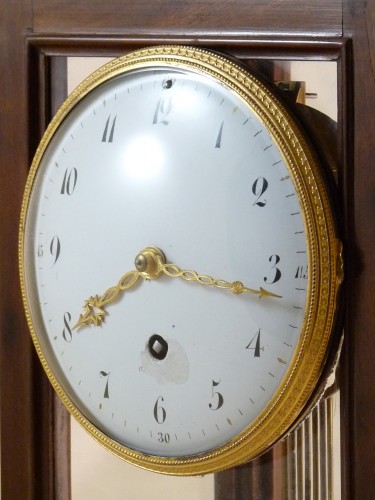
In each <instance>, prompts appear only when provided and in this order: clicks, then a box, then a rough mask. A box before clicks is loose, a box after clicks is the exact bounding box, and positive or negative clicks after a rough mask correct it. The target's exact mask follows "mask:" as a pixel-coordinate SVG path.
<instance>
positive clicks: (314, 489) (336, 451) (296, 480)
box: [68, 58, 341, 500]
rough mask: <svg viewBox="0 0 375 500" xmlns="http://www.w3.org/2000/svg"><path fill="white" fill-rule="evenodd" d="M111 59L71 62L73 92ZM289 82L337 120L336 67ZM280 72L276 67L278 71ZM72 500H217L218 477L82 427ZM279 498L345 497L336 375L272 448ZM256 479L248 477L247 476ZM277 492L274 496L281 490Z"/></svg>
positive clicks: (306, 66)
mask: <svg viewBox="0 0 375 500" xmlns="http://www.w3.org/2000/svg"><path fill="white" fill-rule="evenodd" d="M108 60H109V59H108V58H69V59H68V92H71V91H72V90H73V89H74V88H75V87H76V86H77V85H78V84H79V83H80V82H81V81H82V79H84V78H85V77H86V76H87V75H89V74H90V73H91V72H92V71H93V70H95V69H96V68H97V67H99V66H101V65H103V64H105V63H106V62H107V61H108ZM275 66H276V67H277V66H280V68H281V70H282V71H281V72H279V73H280V74H282V75H283V78H282V79H283V80H284V78H285V79H286V82H290V81H293V82H298V83H299V85H300V88H301V89H302V91H301V93H299V96H298V97H299V99H298V100H299V102H303V103H305V104H306V105H307V106H310V107H312V108H315V109H317V110H318V111H321V112H322V113H324V114H326V115H327V116H329V117H330V118H331V119H332V120H337V65H336V63H334V62H326V61H324V62H322V61H317V62H312V61H292V62H285V63H284V62H279V61H278V62H276V63H275ZM280 68H279V69H280ZM71 450H72V451H71V453H72V455H71V460H72V467H71V470H72V497H73V500H82V499H86V498H90V500H96V499H102V498H104V497H105V498H106V499H108V500H117V499H120V498H124V497H125V496H126V498H131V499H132V500H138V499H142V500H143V499H144V498H148V497H149V496H152V498H153V500H159V499H160V500H161V499H163V500H169V499H174V498H179V500H184V499H191V498H194V499H196V500H199V499H202V500H203V499H204V500H213V499H214V476H213V475H209V476H206V477H204V478H175V477H169V476H162V475H157V474H151V473H149V472H147V471H144V470H141V469H137V468H136V467H133V466H130V465H128V464H126V463H125V462H123V461H121V460H120V459H118V458H116V457H114V456H112V455H111V454H110V453H108V452H107V451H106V450H104V449H103V448H102V447H101V446H100V445H99V444H97V443H96V442H95V441H94V440H93V439H92V438H91V437H89V436H88V435H87V434H86V433H85V431H83V430H82V429H81V428H80V426H79V425H78V424H76V423H75V422H74V421H73V422H72V434H71ZM272 456H273V460H274V464H273V471H274V473H273V474H274V477H273V480H274V494H273V497H274V498H279V499H282V500H297V499H309V498H314V500H320V499H321V500H323V499H324V500H325V499H326V498H332V499H333V500H338V499H340V498H341V490H340V396H339V390H338V387H337V385H336V381H335V377H334V376H332V379H331V380H330V383H329V384H328V385H327V388H326V393H325V396H324V397H323V398H322V400H321V402H320V404H319V405H318V406H317V407H316V408H315V409H314V410H313V411H312V412H311V414H310V416H309V417H308V418H307V419H306V420H305V421H304V422H303V423H302V424H301V425H300V427H299V428H298V429H297V430H296V431H295V432H293V433H292V434H291V435H290V436H289V437H287V438H286V439H285V440H284V441H283V442H282V443H280V444H278V445H276V446H275V448H274V452H273V455H272ZM248 480H249V481H251V478H248ZM276 490H277V491H276ZM239 498H240V497H239Z"/></svg>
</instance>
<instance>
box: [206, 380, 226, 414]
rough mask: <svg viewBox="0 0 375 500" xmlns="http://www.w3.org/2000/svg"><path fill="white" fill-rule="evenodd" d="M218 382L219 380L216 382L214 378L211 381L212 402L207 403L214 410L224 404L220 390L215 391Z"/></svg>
mask: <svg viewBox="0 0 375 500" xmlns="http://www.w3.org/2000/svg"><path fill="white" fill-rule="evenodd" d="M220 382H221V380H219V381H218V382H216V380H213V381H212V387H211V392H212V400H213V403H209V405H208V407H209V408H210V410H214V411H216V410H218V409H219V408H221V407H222V406H223V404H224V398H223V395H222V394H221V393H220V392H218V391H216V387H217V386H218V385H219V384H220Z"/></svg>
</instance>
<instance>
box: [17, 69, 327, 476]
mask: <svg viewBox="0 0 375 500" xmlns="http://www.w3.org/2000/svg"><path fill="white" fill-rule="evenodd" d="M109 73H110V74H112V73H113V70H112V73H111V72H109ZM106 74H108V71H107V73H106ZM113 74H114V75H115V76H113V77H112V78H109V77H108V76H106V78H105V79H104V80H103V82H101V84H100V85H95V86H94V88H93V90H91V91H90V92H88V91H86V92H85V95H84V97H82V96H81V97H82V98H80V99H76V101H75V102H74V106H71V109H69V110H65V111H64V112H63V113H64V117H63V119H61V118H60V120H59V124H58V126H55V125H52V127H53V131H52V132H50V133H49V135H48V136H47V139H46V140H45V142H44V144H43V145H42V147H41V152H40V153H39V156H38V155H37V159H36V161H35V162H34V167H33V169H32V173H31V180H30V181H29V182H30V185H29V187H28V188H27V194H26V201H25V203H26V206H27V208H24V219H25V220H24V223H25V232H24V235H23V234H22V236H21V239H22V242H21V244H22V253H23V259H22V266H21V267H22V280H23V286H24V296H25V302H26V309H27V313H28V317H29V322H30V324H31V328H32V332H33V338H34V342H35V343H36V346H37V349H38V352H39V355H40V356H41V359H42V362H43V364H44V366H45V369H46V370H47V373H48V375H49V377H50V379H51V380H52V383H53V384H54V386H55V388H56V389H57V391H58V393H59V394H60V396H61V397H62V399H63V401H64V402H65V404H66V405H67V406H68V408H69V409H70V410H71V411H72V413H73V414H74V415H75V416H76V417H77V418H78V420H79V421H81V423H83V425H84V426H85V427H86V428H87V429H88V430H89V431H90V432H92V434H93V435H94V437H96V439H98V440H99V441H101V442H103V443H104V444H106V445H107V446H108V447H109V448H112V450H114V451H115V452H116V453H117V454H119V455H121V456H124V457H125V458H127V459H130V461H134V462H136V463H138V464H139V461H140V462H141V465H144V463H143V462H142V460H146V461H147V460H150V459H147V457H148V456H152V457H160V458H155V460H154V459H153V460H154V461H156V462H157V463H158V462H160V463H162V464H164V465H165V464H167V466H168V461H170V462H173V463H175V462H178V461H180V462H181V463H183V461H184V460H187V462H189V463H190V462H191V461H193V462H194V460H197V461H199V460H201V459H202V457H203V458H204V459H205V458H206V457H212V456H213V455H215V453H216V451H217V450H222V449H231V448H232V447H233V446H237V443H241V442H242V441H243V440H244V439H245V440H246V441H247V442H251V440H252V438H251V434H252V432H254V429H255V430H256V429H257V428H259V426H260V425H263V424H262V422H266V424H267V425H268V426H269V425H271V429H272V431H267V432H268V433H269V434H270V433H273V432H274V429H273V428H272V424H268V423H267V422H268V420H269V415H270V413H272V412H273V411H275V408H276V409H277V405H278V404H279V403H278V402H279V401H280V400H282V399H283V398H284V397H285V394H288V391H291V389H289V387H290V386H291V387H292V386H293V383H294V382H293V380H294V379H293V377H295V375H294V373H295V372H296V370H297V372H298V370H299V369H300V368H299V365H300V359H301V358H303V356H304V349H305V347H304V345H305V343H306V335H307V334H308V332H307V333H306V331H307V330H308V328H309V327H308V322H309V321H310V320H311V314H312V313H311V296H312V286H313V284H312V279H311V273H310V267H311V265H312V264H311V263H312V252H313V250H312V249H311V244H310V245H309V242H310V241H311V234H310V233H311V230H310V229H309V213H308V210H307V208H306V202H305V200H304V197H305V194H304V191H303V189H302V187H301V183H302V182H301V179H300V178H299V176H298V175H299V174H298V172H297V173H296V171H295V170H294V169H293V164H292V162H291V160H290V158H289V156H288V151H287V150H286V149H285V148H284V147H283V143H282V141H281V140H280V138H279V137H278V135H277V133H276V132H275V130H273V129H272V128H271V127H270V125H269V124H268V123H267V122H266V120H265V119H264V117H263V116H262V113H261V112H259V110H258V109H257V108H256V107H255V106H254V105H250V104H249V102H248V100H246V98H244V97H243V96H242V95H241V94H240V93H239V92H238V91H236V89H233V88H231V86H230V85H226V84H225V82H223V81H222V80H220V79H218V78H217V77H214V76H212V75H211V74H209V73H208V72H204V71H202V70H199V69H198V70H197V69H196V68H195V67H191V66H189V65H185V66H184V65H183V64H175V63H174V64H170V63H167V62H166V61H159V62H158V64H152V65H150V64H148V65H144V66H141V67H139V65H138V66H137V67H132V68H131V69H129V70H127V71H120V72H119V71H117V72H116V73H113ZM149 246H155V247H157V248H159V249H160V250H161V251H162V252H163V253H164V255H165V258H166V262H167V263H171V264H174V266H172V268H170V269H173V271H174V273H173V274H174V276H171V275H168V274H167V273H162V275H161V276H160V277H159V278H158V279H147V278H146V279H144V278H143V277H140V278H139V279H138V280H137V282H136V283H134V284H132V285H131V286H129V287H128V288H127V289H124V288H126V287H123V289H122V290H120V288H117V291H116V293H117V295H116V297H115V299H113V300H111V301H108V302H109V303H108V304H106V305H105V311H104V313H103V314H105V317H104V321H103V322H101V321H100V323H101V324H100V325H98V326H96V325H95V324H94V323H93V324H91V325H85V324H79V325H78V326H77V322H78V321H79V318H80V315H81V314H82V313H83V306H84V304H85V301H88V299H89V298H90V297H93V296H95V295H98V296H101V295H102V294H103V293H104V292H105V291H106V290H108V289H110V288H111V287H112V288H113V287H115V286H116V285H117V283H118V282H119V280H120V279H121V278H122V276H123V275H125V273H127V272H130V271H132V272H134V273H135V272H136V271H135V265H134V260H135V258H136V256H137V255H138V254H139V253H140V252H141V251H142V250H143V249H144V248H146V247H149ZM315 267H316V265H315ZM318 278H319V277H318ZM224 280H225V282H226V283H227V284H228V283H229V285H228V286H225V287H224V288H221V285H222V284H223V282H224ZM236 281H240V282H241V283H242V284H243V286H245V287H247V288H249V289H251V290H252V291H253V292H254V293H247V292H244V293H239V294H235V293H231V291H230V288H233V286H234V282H236ZM202 282H203V283H205V285H204V284H203V283H202ZM233 290H234V288H233ZM262 290H263V292H262ZM86 305H87V304H86ZM314 307H315V306H314ZM98 309H99V308H98V307H96V308H95V307H94V313H95V312H96V313H99V311H98ZM302 377H303V376H302ZM299 406H301V405H300V404H299ZM298 409H299V410H300V409H301V408H299V407H298ZM294 411H295V412H296V411H297V410H294ZM289 420H290V419H287V421H288V425H289ZM283 426H284V427H285V426H286V424H285V423H284V424H283ZM285 430H286V429H285V428H284V432H285ZM266 441H267V443H263V444H262V446H263V448H265V447H266V446H269V444H271V438H270V437H267V439H266ZM253 447H254V449H255V448H256V447H257V444H254V445H253ZM143 457H146V458H143ZM163 457H164V458H163ZM210 459H211V458H210ZM149 467H150V468H153V466H152V465H151V466H149ZM174 467H176V466H175V465H174ZM215 467H217V466H209V468H211V469H212V468H215ZM154 468H155V467H154ZM156 468H157V467H156ZM161 468H163V465H162V467H161ZM176 470H177V469H175V471H176Z"/></svg>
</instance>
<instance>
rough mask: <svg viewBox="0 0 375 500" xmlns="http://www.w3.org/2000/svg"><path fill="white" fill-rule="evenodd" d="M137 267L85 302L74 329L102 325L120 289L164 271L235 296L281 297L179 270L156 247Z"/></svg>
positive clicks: (147, 250)
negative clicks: (109, 306)
mask: <svg viewBox="0 0 375 500" xmlns="http://www.w3.org/2000/svg"><path fill="white" fill-rule="evenodd" d="M135 267H136V269H134V270H132V271H129V272H127V273H126V274H124V275H123V276H122V277H121V279H120V281H119V282H118V283H117V285H115V286H113V287H111V288H109V289H108V290H106V291H105V292H104V294H103V295H102V296H101V297H99V296H98V295H95V296H92V297H90V298H89V299H88V300H86V301H85V304H84V306H83V309H84V313H83V314H81V315H80V317H79V320H78V321H77V323H76V324H75V325H74V329H77V328H80V327H82V326H87V325H95V326H98V325H100V324H101V323H102V322H103V321H104V317H105V314H106V310H105V308H104V306H106V305H107V304H109V303H110V302H112V301H114V300H115V299H116V298H117V297H118V295H119V294H120V293H121V292H124V291H125V290H129V288H131V287H133V286H134V285H135V284H136V283H137V281H138V279H139V278H144V279H156V278H159V277H160V276H161V275H163V274H164V275H166V276H169V277H171V278H181V279H183V280H185V281H192V282H197V283H199V284H201V285H204V286H212V287H215V288H221V289H224V290H229V291H231V292H232V293H233V294H235V295H239V294H241V293H250V294H252V295H257V296H258V297H259V298H262V297H276V298H281V295H276V294H275V293H272V292H269V291H267V290H265V289H264V288H262V287H259V289H258V290H256V289H252V288H248V287H246V286H244V285H243V283H241V281H233V282H230V281H225V280H222V279H214V278H212V277H211V276H207V275H205V274H198V273H197V272H196V271H191V270H186V269H185V270H183V269H180V268H179V267H178V266H176V264H168V263H166V259H165V255H164V254H163V252H162V251H161V250H159V249H158V248H156V247H147V248H145V249H144V250H142V252H140V253H139V254H138V255H137V257H136V259H135Z"/></svg>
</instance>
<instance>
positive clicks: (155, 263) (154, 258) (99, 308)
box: [73, 247, 165, 330]
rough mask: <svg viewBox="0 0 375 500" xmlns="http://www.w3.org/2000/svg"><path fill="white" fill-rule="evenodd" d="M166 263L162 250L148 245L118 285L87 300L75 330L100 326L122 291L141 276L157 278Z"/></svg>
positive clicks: (132, 284) (131, 285)
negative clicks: (110, 306)
mask: <svg viewBox="0 0 375 500" xmlns="http://www.w3.org/2000/svg"><path fill="white" fill-rule="evenodd" d="M164 263H165V257H164V254H163V252H162V251H161V250H159V249H158V248H155V247H147V248H145V249H144V250H143V251H142V252H141V253H140V254H138V255H137V257H136V259H135V267H136V269H133V270H132V271H129V272H127V273H125V274H124V275H123V276H122V277H121V278H120V280H119V282H118V283H117V285H115V286H112V287H111V288H108V290H106V291H105V292H104V293H103V295H101V296H99V295H93V296H91V297H90V298H89V299H87V300H85V303H84V305H83V314H80V316H79V319H78V321H77V323H76V324H75V325H74V327H73V330H76V329H78V328H82V327H84V326H89V325H94V326H99V325H101V324H102V323H103V321H104V318H105V315H106V314H107V311H106V308H105V307H106V306H107V305H108V304H109V303H111V302H113V301H114V300H116V299H117V298H118V296H119V294H120V293H123V292H125V291H126V290H129V289H130V288H132V287H133V286H134V285H135V284H136V283H137V281H138V279H139V278H144V279H155V278H158V277H159V276H160V275H161V273H162V269H161V267H160V266H162V265H163V264H164Z"/></svg>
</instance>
